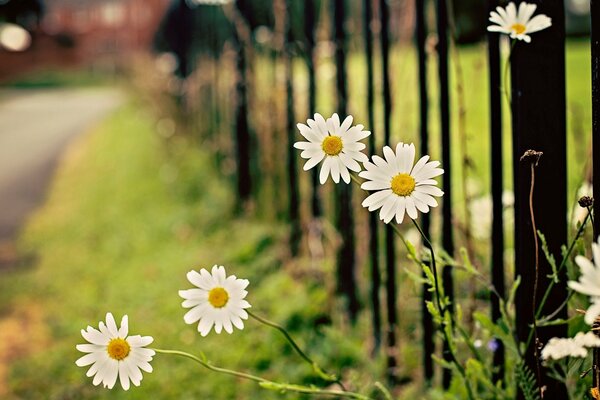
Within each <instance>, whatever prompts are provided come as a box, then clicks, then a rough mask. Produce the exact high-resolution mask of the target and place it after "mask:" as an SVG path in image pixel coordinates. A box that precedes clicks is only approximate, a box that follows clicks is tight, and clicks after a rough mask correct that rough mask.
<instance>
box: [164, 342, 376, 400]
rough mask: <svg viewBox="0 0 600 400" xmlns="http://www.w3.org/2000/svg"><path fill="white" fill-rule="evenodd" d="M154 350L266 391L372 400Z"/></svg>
mask: <svg viewBox="0 0 600 400" xmlns="http://www.w3.org/2000/svg"><path fill="white" fill-rule="evenodd" d="M152 350H154V351H155V352H157V353H160V354H170V355H176V356H180V357H185V358H189V359H190V360H192V361H195V362H197V363H198V364H200V365H201V366H203V367H204V368H207V369H209V370H211V371H213V372H218V373H221V374H225V375H231V376H235V377H238V378H242V379H247V380H250V381H254V382H257V383H258V384H259V385H260V386H261V387H263V388H265V389H271V390H277V391H290V392H296V393H304V394H311V395H321V396H335V397H341V398H347V399H359V400H372V399H371V398H370V397H368V396H364V395H362V394H359V393H354V392H348V391H346V390H327V389H318V388H315V387H308V386H303V385H294V384H289V383H279V382H274V381H270V380H268V379H264V378H261V377H260V376H256V375H252V374H247V373H245V372H239V371H234V370H231V369H227V368H221V367H216V366H214V365H211V364H210V363H209V362H207V361H205V360H202V359H201V358H199V357H197V356H195V355H193V354H190V353H186V352H184V351H179V350H164V349H152Z"/></svg>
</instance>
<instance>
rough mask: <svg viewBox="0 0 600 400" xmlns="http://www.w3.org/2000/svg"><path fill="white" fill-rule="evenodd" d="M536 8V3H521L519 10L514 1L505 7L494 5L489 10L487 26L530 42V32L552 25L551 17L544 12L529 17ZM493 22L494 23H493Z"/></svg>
mask: <svg viewBox="0 0 600 400" xmlns="http://www.w3.org/2000/svg"><path fill="white" fill-rule="evenodd" d="M536 8H537V5H536V4H530V3H525V2H523V3H521V4H519V10H518V11H517V6H515V3H513V2H510V3H508V5H507V6H506V8H502V7H496V11H492V12H490V22H492V23H493V24H492V25H489V26H488V27H487V30H488V31H490V32H501V33H506V34H507V35H510V37H511V39H517V40H524V41H525V42H527V43H529V42H531V37H530V36H529V34H530V33H534V32H538V31H541V30H543V29H546V28H548V27H550V26H551V25H552V19H551V18H549V17H548V16H546V15H544V14H539V15H536V16H535V17H533V18H531V16H532V15H533V13H534V12H535V10H536ZM494 24H495V25H494Z"/></svg>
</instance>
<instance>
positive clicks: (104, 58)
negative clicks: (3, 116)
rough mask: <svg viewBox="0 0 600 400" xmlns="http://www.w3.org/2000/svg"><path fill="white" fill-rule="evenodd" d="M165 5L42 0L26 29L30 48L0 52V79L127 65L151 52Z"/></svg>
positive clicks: (131, 0)
mask: <svg viewBox="0 0 600 400" xmlns="http://www.w3.org/2000/svg"><path fill="white" fill-rule="evenodd" d="M13 1H18V0H13ZM168 3H169V0H46V1H45V4H44V8H43V9H44V12H43V15H42V18H41V21H40V22H39V24H36V25H37V26H32V27H28V28H29V29H30V30H31V31H32V32H31V33H32V36H33V41H32V45H31V47H30V48H29V49H28V50H26V51H24V52H21V53H11V52H8V51H6V50H4V49H2V48H0V81H2V80H6V79H8V78H10V77H12V76H14V75H15V74H19V73H21V72H25V71H30V70H32V69H36V68H43V67H51V66H72V65H88V64H99V65H107V66H118V65H119V64H121V63H123V62H127V60H128V58H129V57H130V56H132V55H134V54H136V53H138V52H141V51H148V50H149V49H150V46H151V42H152V38H153V36H154V33H155V32H156V30H157V28H158V25H159V23H160V20H161V18H162V17H163V15H164V13H165V11H166V9H167V6H168ZM17 22H18V21H17Z"/></svg>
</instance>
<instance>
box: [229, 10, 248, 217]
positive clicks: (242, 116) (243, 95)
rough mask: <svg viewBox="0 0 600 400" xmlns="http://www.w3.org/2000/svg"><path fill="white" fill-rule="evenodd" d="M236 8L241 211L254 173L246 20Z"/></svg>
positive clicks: (238, 164) (238, 178) (239, 200)
mask: <svg viewBox="0 0 600 400" xmlns="http://www.w3.org/2000/svg"><path fill="white" fill-rule="evenodd" d="M237 7H239V4H238V3H237V2H236V9H235V10H234V13H233V14H234V15H233V19H234V21H233V24H234V29H233V37H234V42H235V46H236V51H237V60H236V61H237V62H236V71H237V81H236V110H235V125H234V129H235V132H234V136H235V151H236V161H237V192H238V197H237V205H236V207H237V211H238V212H239V211H241V210H242V209H243V206H244V204H245V203H247V201H248V200H250V196H251V194H252V175H251V173H250V127H249V124H248V74H247V69H248V67H247V57H246V49H245V43H244V38H242V36H243V35H244V32H243V30H244V29H245V28H247V27H246V26H245V24H246V21H245V18H244V16H243V15H242V11H241V10H240V9H238V8H237Z"/></svg>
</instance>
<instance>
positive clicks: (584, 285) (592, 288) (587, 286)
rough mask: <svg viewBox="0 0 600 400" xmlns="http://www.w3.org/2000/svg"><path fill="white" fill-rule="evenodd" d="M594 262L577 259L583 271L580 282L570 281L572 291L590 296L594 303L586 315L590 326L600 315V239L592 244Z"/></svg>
mask: <svg viewBox="0 0 600 400" xmlns="http://www.w3.org/2000/svg"><path fill="white" fill-rule="evenodd" d="M592 253H593V256H594V262H592V261H590V260H588V259H587V258H585V257H584V256H577V257H575V262H576V263H577V265H578V266H579V268H580V269H581V276H579V281H569V282H568V285H569V287H570V288H571V289H573V290H574V291H576V292H579V293H581V294H585V295H587V296H590V302H591V303H592V304H591V305H590V307H589V308H588V309H587V311H586V313H585V322H586V323H587V324H589V325H592V324H593V323H594V319H596V317H597V316H598V315H600V265H599V264H598V263H600V237H599V238H598V242H597V243H592Z"/></svg>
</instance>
